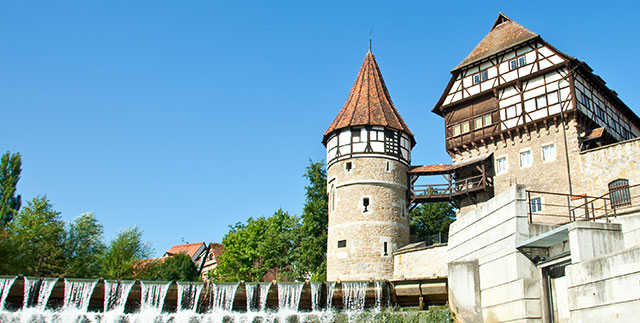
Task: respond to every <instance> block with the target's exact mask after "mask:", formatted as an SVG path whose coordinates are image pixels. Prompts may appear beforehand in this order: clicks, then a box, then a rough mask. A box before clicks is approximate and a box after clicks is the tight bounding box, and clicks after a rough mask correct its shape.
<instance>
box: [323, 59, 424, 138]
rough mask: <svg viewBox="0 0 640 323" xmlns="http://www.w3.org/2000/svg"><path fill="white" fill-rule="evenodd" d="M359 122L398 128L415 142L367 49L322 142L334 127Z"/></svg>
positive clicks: (357, 123)
mask: <svg viewBox="0 0 640 323" xmlns="http://www.w3.org/2000/svg"><path fill="white" fill-rule="evenodd" d="M363 125H367V126H384V127H388V128H391V129H395V130H399V131H402V132H404V133H406V134H408V135H409V137H410V138H411V142H412V144H414V143H415V140H414V138H413V134H412V133H411V131H410V130H409V127H407V125H406V124H405V123H404V121H403V120H402V117H400V113H398V110H396V108H395V107H394V106H393V103H392V102H391V97H390V96H389V91H388V90H387V86H386V85H385V84H384V80H383V79H382V74H381V73H380V68H379V67H378V63H377V62H376V59H375V57H374V56H373V54H372V53H371V52H368V53H367V55H366V56H365V58H364V62H363V63H362V67H361V68H360V73H358V78H357V79H356V82H355V83H354V84H353V88H352V89H351V93H349V98H348V99H347V102H346V103H345V104H344V106H343V107H342V110H340V112H339V113H338V115H337V116H336V118H335V120H333V122H332V123H331V125H330V126H329V129H327V131H325V133H324V139H323V142H325V143H326V139H327V136H328V135H329V134H330V133H332V132H333V131H335V130H339V129H342V128H347V127H351V126H363Z"/></svg>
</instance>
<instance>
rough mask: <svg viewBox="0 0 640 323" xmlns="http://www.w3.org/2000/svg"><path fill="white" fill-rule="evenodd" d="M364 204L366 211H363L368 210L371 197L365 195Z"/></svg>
mask: <svg viewBox="0 0 640 323" xmlns="http://www.w3.org/2000/svg"><path fill="white" fill-rule="evenodd" d="M362 206H364V211H362V212H367V211H368V210H367V208H368V207H369V198H368V197H365V198H363V199H362Z"/></svg>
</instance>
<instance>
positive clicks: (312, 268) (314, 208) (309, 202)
mask: <svg viewBox="0 0 640 323" xmlns="http://www.w3.org/2000/svg"><path fill="white" fill-rule="evenodd" d="M304 177H306V178H307V180H309V184H308V185H307V186H305V191H306V192H305V196H306V200H305V204H304V208H303V210H302V226H301V227H300V230H299V234H298V235H297V238H298V239H297V243H296V248H295V251H294V260H293V267H294V272H295V275H296V276H297V277H298V278H300V279H311V280H314V281H324V280H326V252H327V225H328V213H327V207H328V204H329V203H328V195H327V173H326V170H325V166H324V161H322V160H320V161H317V162H313V161H311V160H310V161H309V166H307V168H306V169H305V173H304Z"/></svg>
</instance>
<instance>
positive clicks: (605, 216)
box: [526, 184, 640, 224]
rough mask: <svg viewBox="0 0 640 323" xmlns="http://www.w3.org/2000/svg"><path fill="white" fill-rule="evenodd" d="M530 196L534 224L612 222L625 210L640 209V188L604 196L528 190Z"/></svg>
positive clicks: (617, 190)
mask: <svg viewBox="0 0 640 323" xmlns="http://www.w3.org/2000/svg"><path fill="white" fill-rule="evenodd" d="M526 194H527V207H528V208H527V209H528V210H527V213H528V216H529V222H530V223H534V222H547V223H549V222H551V223H555V224H565V223H569V222H574V221H596V220H604V221H606V222H609V218H615V217H617V216H618V214H619V213H620V212H623V211H624V210H625V209H627V208H629V207H632V206H640V184H636V185H631V186H626V187H622V188H621V187H616V188H615V189H614V190H611V191H610V192H607V193H605V194H603V195H600V196H589V195H586V194H573V195H571V194H564V193H554V192H544V191H534V190H527V191H526ZM612 198H613V203H612ZM621 199H623V200H622V201H623V203H621Z"/></svg>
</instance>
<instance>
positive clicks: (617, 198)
mask: <svg viewBox="0 0 640 323" xmlns="http://www.w3.org/2000/svg"><path fill="white" fill-rule="evenodd" d="M609 198H610V199H611V206H612V207H613V208H614V209H617V208H619V207H624V206H631V193H630V192H629V180H627V179H624V178H621V179H616V180H615V181H613V182H611V183H609Z"/></svg>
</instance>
